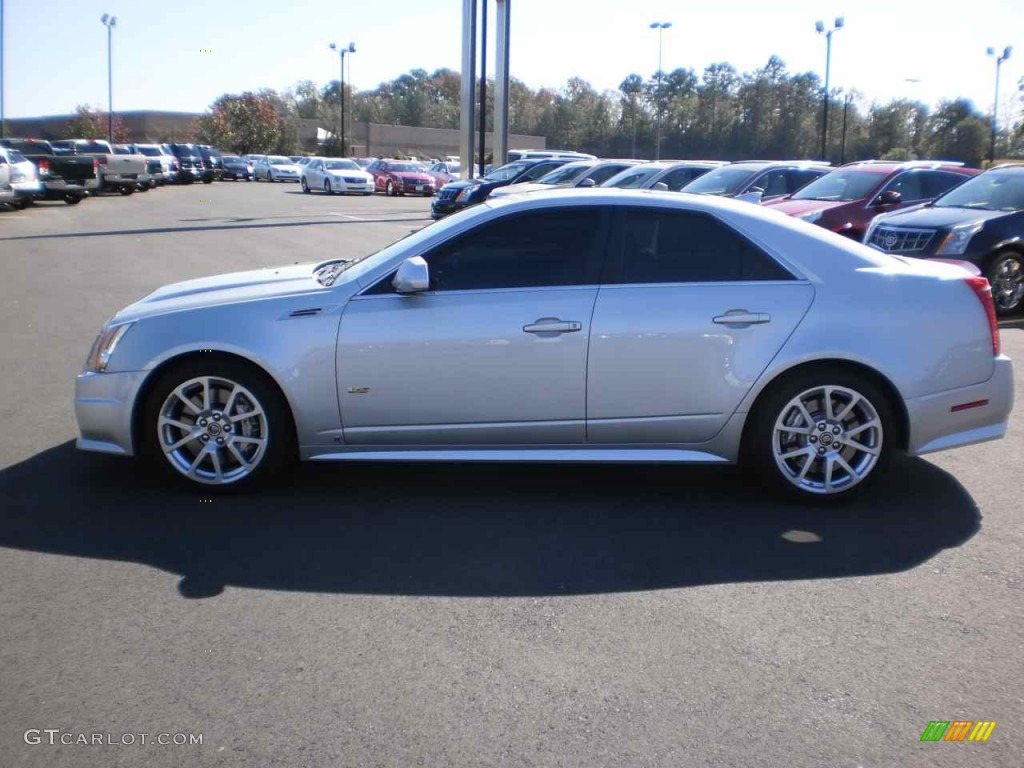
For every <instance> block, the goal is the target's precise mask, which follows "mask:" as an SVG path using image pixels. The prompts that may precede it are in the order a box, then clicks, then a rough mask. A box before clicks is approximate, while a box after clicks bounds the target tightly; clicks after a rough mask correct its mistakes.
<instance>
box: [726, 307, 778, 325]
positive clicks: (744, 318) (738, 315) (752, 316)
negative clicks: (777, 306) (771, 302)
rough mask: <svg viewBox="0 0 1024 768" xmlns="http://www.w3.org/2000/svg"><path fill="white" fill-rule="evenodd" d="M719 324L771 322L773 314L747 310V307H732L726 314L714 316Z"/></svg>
mask: <svg viewBox="0 0 1024 768" xmlns="http://www.w3.org/2000/svg"><path fill="white" fill-rule="evenodd" d="M713 319H714V321H715V322H716V323H718V324H719V325H759V324H761V323H770V322H771V320H772V316H771V315H769V314H767V313H766V312H747V310H745V309H730V310H729V311H728V312H726V313H725V314H724V315H718V317H715V318H713Z"/></svg>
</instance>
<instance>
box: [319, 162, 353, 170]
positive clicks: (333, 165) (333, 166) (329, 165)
mask: <svg viewBox="0 0 1024 768" xmlns="http://www.w3.org/2000/svg"><path fill="white" fill-rule="evenodd" d="M324 168H326V169H327V170H328V171H358V170H360V169H359V166H358V165H356V164H355V163H354V162H352V161H351V160H324Z"/></svg>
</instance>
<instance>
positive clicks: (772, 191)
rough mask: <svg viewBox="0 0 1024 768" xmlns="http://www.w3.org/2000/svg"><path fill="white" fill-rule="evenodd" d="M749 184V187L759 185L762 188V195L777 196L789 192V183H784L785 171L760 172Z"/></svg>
mask: <svg viewBox="0 0 1024 768" xmlns="http://www.w3.org/2000/svg"><path fill="white" fill-rule="evenodd" d="M750 186H751V188H753V187H760V188H761V189H763V190H764V193H763V196H764V197H778V196H779V195H786V194H789V185H788V184H787V183H786V172H785V171H768V172H767V173H762V174H761V175H760V176H758V177H757V179H756V180H755V181H754V183H753V184H751V185H750Z"/></svg>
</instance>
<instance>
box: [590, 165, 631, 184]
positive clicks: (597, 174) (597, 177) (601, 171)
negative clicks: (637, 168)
mask: <svg viewBox="0 0 1024 768" xmlns="http://www.w3.org/2000/svg"><path fill="white" fill-rule="evenodd" d="M627 168H629V166H628V165H605V166H603V167H601V168H598V169H597V170H595V171H592V172H591V173H588V174H587V177H588V178H591V179H593V180H594V183H595V184H597V185H598V186H601V185H602V184H604V182H606V181H608V179H610V178H611V177H612V176H615V175H616V174H618V173H622V172H623V171H624V170H626V169H627Z"/></svg>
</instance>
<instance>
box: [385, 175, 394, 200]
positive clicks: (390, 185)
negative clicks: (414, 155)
mask: <svg viewBox="0 0 1024 768" xmlns="http://www.w3.org/2000/svg"><path fill="white" fill-rule="evenodd" d="M384 194H385V195H387V196H388V197H394V196H395V185H394V183H393V182H392V181H391V180H390V179H388V183H387V186H386V187H385V188H384Z"/></svg>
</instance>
